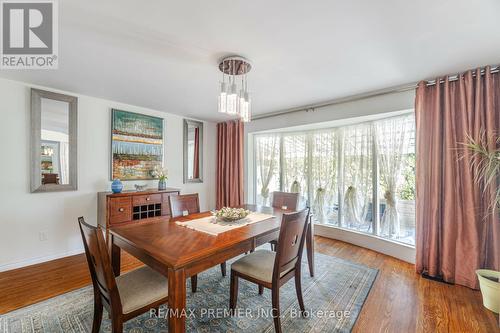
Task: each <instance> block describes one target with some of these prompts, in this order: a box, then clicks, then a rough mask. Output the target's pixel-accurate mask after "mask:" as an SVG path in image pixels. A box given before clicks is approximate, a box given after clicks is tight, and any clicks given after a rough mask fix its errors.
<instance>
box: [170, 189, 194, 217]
mask: <svg viewBox="0 0 500 333" xmlns="http://www.w3.org/2000/svg"><path fill="white" fill-rule="evenodd" d="M184 212H187V213H188V214H195V213H199V212H200V201H199V199H198V193H194V194H183V195H171V196H170V215H171V217H172V218H175V217H179V216H183V215H184Z"/></svg>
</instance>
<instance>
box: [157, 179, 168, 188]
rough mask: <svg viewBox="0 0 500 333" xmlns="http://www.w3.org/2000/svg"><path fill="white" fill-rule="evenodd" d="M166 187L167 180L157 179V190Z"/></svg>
mask: <svg viewBox="0 0 500 333" xmlns="http://www.w3.org/2000/svg"><path fill="white" fill-rule="evenodd" d="M166 189H167V181H166V180H159V181H158V190H159V191H163V190H166Z"/></svg>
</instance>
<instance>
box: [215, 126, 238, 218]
mask: <svg viewBox="0 0 500 333" xmlns="http://www.w3.org/2000/svg"><path fill="white" fill-rule="evenodd" d="M243 132H244V131H243V122H241V121H239V120H236V121H227V122H224V123H219V124H217V137H218V140H217V204H216V205H217V209H220V208H222V207H224V206H225V207H234V206H238V205H242V204H243V203H244V199H243V136H244V133H243Z"/></svg>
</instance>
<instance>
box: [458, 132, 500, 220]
mask: <svg viewBox="0 0 500 333" xmlns="http://www.w3.org/2000/svg"><path fill="white" fill-rule="evenodd" d="M466 138H467V141H466V142H465V143H463V145H464V147H465V149H467V150H469V151H470V152H471V159H470V161H471V168H472V170H473V171H474V181H475V182H476V183H477V184H480V183H482V184H483V185H484V191H488V188H489V186H492V187H493V189H494V197H493V200H492V202H491V204H490V206H489V207H488V210H489V211H490V212H491V213H492V214H494V213H495V210H496V211H497V212H498V211H500V136H496V135H492V136H491V137H490V138H488V137H487V136H486V134H485V132H484V131H482V132H481V134H480V135H479V139H478V140H475V139H474V138H472V136H470V135H467V137H466ZM488 142H493V143H494V145H495V148H493V149H490V148H489V147H488V146H489V144H488Z"/></svg>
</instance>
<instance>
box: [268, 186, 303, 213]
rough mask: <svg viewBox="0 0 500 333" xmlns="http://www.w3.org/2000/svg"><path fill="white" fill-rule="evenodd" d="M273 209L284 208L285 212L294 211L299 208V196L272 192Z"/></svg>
mask: <svg viewBox="0 0 500 333" xmlns="http://www.w3.org/2000/svg"><path fill="white" fill-rule="evenodd" d="M272 206H273V207H274V208H280V209H281V208H282V207H286V209H287V210H292V211H296V210H297V208H298V206H299V194H298V193H290V192H278V191H275V192H273V203H272Z"/></svg>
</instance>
